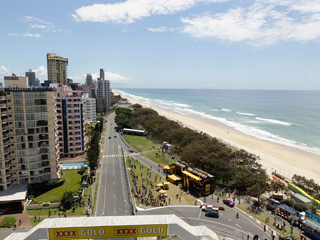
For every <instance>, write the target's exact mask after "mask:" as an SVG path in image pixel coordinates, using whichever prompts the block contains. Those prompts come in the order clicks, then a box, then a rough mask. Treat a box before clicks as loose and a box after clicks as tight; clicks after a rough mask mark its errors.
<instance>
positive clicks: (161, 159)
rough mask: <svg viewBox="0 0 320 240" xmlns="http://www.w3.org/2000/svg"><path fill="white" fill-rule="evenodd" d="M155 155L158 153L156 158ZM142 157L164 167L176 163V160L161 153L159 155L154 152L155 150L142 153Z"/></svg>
mask: <svg viewBox="0 0 320 240" xmlns="http://www.w3.org/2000/svg"><path fill="white" fill-rule="evenodd" d="M156 153H158V157H157V155H156ZM142 156H144V157H146V158H148V159H150V160H151V161H153V162H155V163H157V164H159V163H163V164H165V165H170V164H171V163H175V162H176V160H175V159H172V157H170V156H169V155H167V154H162V153H160V151H156V150H152V151H148V152H144V153H142Z"/></svg>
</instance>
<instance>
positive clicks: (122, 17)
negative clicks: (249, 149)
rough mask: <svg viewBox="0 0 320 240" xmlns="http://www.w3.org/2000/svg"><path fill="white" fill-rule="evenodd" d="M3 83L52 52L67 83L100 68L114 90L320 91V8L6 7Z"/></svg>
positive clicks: (0, 48)
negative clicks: (63, 61)
mask: <svg viewBox="0 0 320 240" xmlns="http://www.w3.org/2000/svg"><path fill="white" fill-rule="evenodd" d="M1 9H2V12H3V13H2V15H1V16H0V19H1V20H2V22H3V23H5V24H2V26H1V37H0V38H1V43H2V44H0V52H1V57H0V82H3V77H4V76H8V75H11V74H12V73H15V74H16V75H18V76H24V75H25V72H27V71H29V69H32V70H33V71H34V72H35V73H36V76H35V77H36V78H38V79H39V80H40V81H41V82H43V80H47V62H46V56H47V53H55V54H57V55H58V56H62V57H64V58H68V60H69V63H68V78H71V79H73V80H74V82H80V83H83V84H84V83H85V79H86V74H87V73H90V74H91V75H92V78H93V79H94V80H97V78H98V77H99V74H100V73H99V69H100V68H103V69H104V70H105V79H106V80H110V86H111V88H126V87H128V88H202V89H209V88H215V89H274V90H278V89H279V90H282V89H288V90H320V84H319V81H320V71H319V66H320V18H319V14H320V2H319V1H315V0H314V1H313V0H306V1H300V0H277V1H276V0H251V1H249V0H243V1H236V0H185V1H180V0H169V1H162V0H145V1H138V0H123V1H116V0H110V1H106V0H102V1H90V2H88V1H85V0H77V1H76V0H70V1H62V0H57V1H54V2H42V1H32V2H29V1H22V0H17V1H14V2H12V1H5V2H3V3H1Z"/></svg>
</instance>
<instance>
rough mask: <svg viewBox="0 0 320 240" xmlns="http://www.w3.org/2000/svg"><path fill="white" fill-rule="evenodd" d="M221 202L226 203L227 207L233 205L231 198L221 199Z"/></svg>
mask: <svg viewBox="0 0 320 240" xmlns="http://www.w3.org/2000/svg"><path fill="white" fill-rule="evenodd" d="M223 203H224V204H226V205H228V206H229V207H234V202H232V201H231V200H229V199H224V200H223Z"/></svg>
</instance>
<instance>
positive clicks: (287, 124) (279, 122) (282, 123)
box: [256, 117, 291, 126]
mask: <svg viewBox="0 0 320 240" xmlns="http://www.w3.org/2000/svg"><path fill="white" fill-rule="evenodd" d="M256 119H257V120H261V121H264V122H269V123H274V124H280V125H284V126H291V124H290V123H287V122H282V121H279V120H275V119H267V118H260V117H256Z"/></svg>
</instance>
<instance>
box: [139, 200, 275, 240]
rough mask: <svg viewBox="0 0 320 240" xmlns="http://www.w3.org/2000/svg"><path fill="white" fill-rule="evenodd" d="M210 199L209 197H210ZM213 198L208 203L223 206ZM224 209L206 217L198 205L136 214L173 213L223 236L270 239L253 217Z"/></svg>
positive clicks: (230, 209) (232, 209)
mask: <svg viewBox="0 0 320 240" xmlns="http://www.w3.org/2000/svg"><path fill="white" fill-rule="evenodd" d="M210 200H211V199H210ZM214 201H215V199H213V200H212V201H209V200H207V203H208V204H213V205H215V206H224V205H223V204H221V203H220V204H219V203H217V202H216V201H215V202H214ZM225 209H226V210H225V211H219V218H211V217H206V216H205V212H203V211H201V209H200V208H199V207H195V206H190V207H164V208H156V209H152V210H146V211H138V213H137V214H138V215H154V214H156V215H157V214H175V215H177V216H178V217H180V218H181V219H183V220H184V221H186V222H187V223H189V224H190V225H193V226H198V225H204V226H207V227H208V228H210V229H211V230H212V231H214V232H215V233H217V234H218V235H221V236H225V237H228V238H231V239H247V235H249V236H250V239H252V238H253V236H254V235H255V234H258V235H259V239H272V237H271V232H270V231H269V230H267V231H266V232H264V229H263V225H261V224H260V223H259V222H257V221H256V220H255V219H251V218H250V217H248V216H247V215H245V214H242V213H241V212H239V218H238V219H237V218H236V213H237V209H234V208H230V207H228V206H225Z"/></svg>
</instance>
